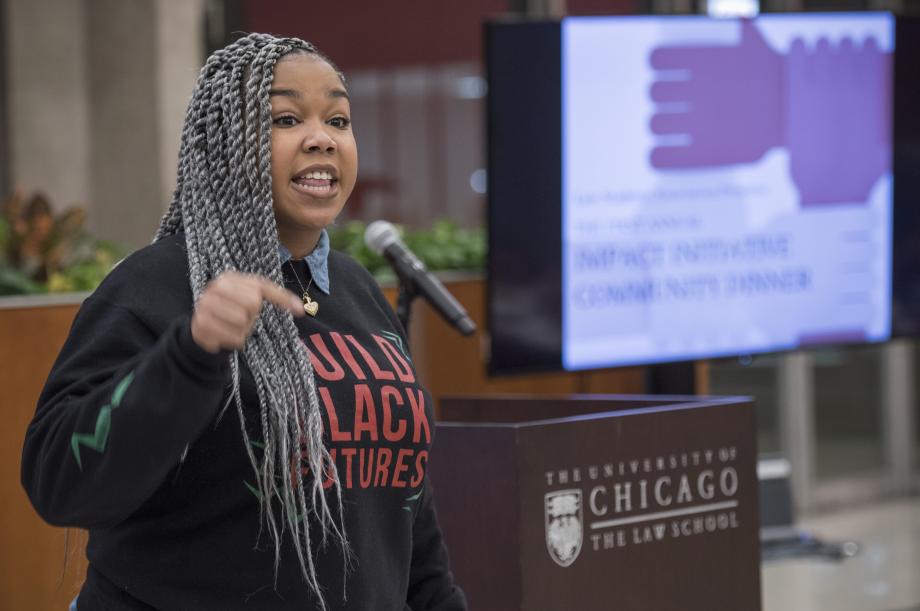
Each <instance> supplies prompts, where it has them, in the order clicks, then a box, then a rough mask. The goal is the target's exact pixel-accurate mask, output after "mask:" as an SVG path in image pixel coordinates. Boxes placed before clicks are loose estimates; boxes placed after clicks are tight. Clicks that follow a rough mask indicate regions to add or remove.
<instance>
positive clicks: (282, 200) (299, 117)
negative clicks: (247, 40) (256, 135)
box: [269, 54, 358, 258]
mask: <svg viewBox="0 0 920 611" xmlns="http://www.w3.org/2000/svg"><path fill="white" fill-rule="evenodd" d="M269 99H270V101H271V108H272V128H271V135H272V159H271V172H272V202H273V206H274V210H275V221H276V223H277V225H278V235H279V238H280V239H281V243H282V244H284V245H285V246H286V247H287V248H288V250H290V251H291V253H292V254H293V255H294V256H295V257H297V258H299V257H302V256H304V255H306V254H308V253H309V252H310V251H311V250H312V249H313V247H314V246H315V245H316V241H317V240H318V239H319V235H320V233H321V232H322V230H323V228H324V227H326V226H327V225H329V224H331V223H332V222H333V221H334V220H335V218H336V217H337V216H338V215H339V213H340V212H341V211H342V208H343V207H344V206H345V201H346V200H347V199H348V196H349V195H350V194H351V190H352V189H353V188H354V186H355V179H356V178H357V173H358V149H357V146H356V145H355V137H354V134H353V133H352V131H351V112H350V110H351V109H350V106H349V103H348V94H347V93H346V92H345V87H344V86H343V85H342V81H341V80H340V79H339V76H338V74H336V72H335V70H333V69H332V66H330V65H329V64H328V63H326V62H325V61H324V60H322V59H321V58H319V57H317V56H315V55H306V54H293V55H287V56H285V57H283V58H281V59H280V60H279V61H278V63H277V64H275V75H274V80H273V81H272V87H271V90H270V92H269Z"/></svg>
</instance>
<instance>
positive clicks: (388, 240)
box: [364, 221, 400, 255]
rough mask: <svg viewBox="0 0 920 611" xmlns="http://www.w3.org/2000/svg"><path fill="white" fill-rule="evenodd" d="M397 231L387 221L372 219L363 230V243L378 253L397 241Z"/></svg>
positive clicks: (381, 252)
mask: <svg viewBox="0 0 920 611" xmlns="http://www.w3.org/2000/svg"><path fill="white" fill-rule="evenodd" d="M399 241H400V240H399V231H398V230H397V229H396V227H394V226H393V223H390V222H388V221H374V222H373V223H371V224H370V225H368V226H367V229H365V230H364V243H365V244H367V247H368V248H370V249H371V250H373V251H374V252H375V253H377V254H378V255H381V254H383V251H384V249H386V247H387V246H389V245H390V244H393V243H394V242H399Z"/></svg>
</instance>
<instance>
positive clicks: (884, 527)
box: [761, 497, 920, 611]
mask: <svg viewBox="0 0 920 611" xmlns="http://www.w3.org/2000/svg"><path fill="white" fill-rule="evenodd" d="M798 526H800V527H801V528H802V529H803V530H806V531H808V532H809V533H812V534H814V535H816V536H819V537H820V538H822V539H825V540H828V541H843V540H853V541H857V542H858V543H859V544H860V545H861V551H860V553H859V554H857V555H856V556H855V557H853V558H850V559H847V560H844V561H843V562H839V563H838V562H829V561H822V560H784V561H778V562H771V563H768V564H765V565H764V568H763V570H762V573H761V574H762V579H763V581H762V583H763V601H764V605H763V610H764V611H920V498H917V497H913V498H909V499H904V500H899V501H891V502H886V503H882V504H877V505H872V506H863V507H856V508H853V509H848V510H845V511H839V512H834V513H829V514H822V515H817V516H813V517H810V518H807V519H803V520H801V521H800V522H799V524H798Z"/></svg>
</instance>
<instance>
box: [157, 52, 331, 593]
mask: <svg viewBox="0 0 920 611" xmlns="http://www.w3.org/2000/svg"><path fill="white" fill-rule="evenodd" d="M289 53H309V54H315V55H316V56H318V57H319V58H322V59H324V60H325V61H327V62H329V60H328V58H326V57H325V56H324V55H322V54H320V53H319V52H318V51H317V50H316V49H315V48H314V47H313V46H312V45H311V44H310V43H308V42H305V41H303V40H300V39H297V38H283V39H280V38H275V37H273V36H269V35H266V34H250V35H248V36H244V37H242V38H240V39H239V40H237V41H235V42H234V43H232V44H230V45H228V46H227V47H225V48H224V49H221V50H219V51H217V52H215V53H214V54H213V55H211V57H209V58H208V60H207V62H206V63H205V65H204V67H203V68H202V69H201V72H200V74H199V77H198V83H197V85H196V86H195V90H194V92H193V93H192V99H191V101H190V102H189V106H188V111H187V113H186V116H185V124H184V126H183V128H182V137H181V144H180V148H179V160H178V165H177V169H176V177H177V178H176V190H175V193H174V195H173V199H172V202H171V203H170V206H169V209H168V210H167V212H166V214H165V215H164V216H163V219H162V221H161V222H160V227H159V229H158V230H157V233H156V237H155V238H154V239H155V240H159V239H161V238H163V237H165V236H169V235H173V234H175V233H178V232H180V231H184V232H185V242H186V246H187V248H188V261H189V276H190V283H191V289H192V294H193V296H194V299H195V300H196V301H197V300H198V297H199V296H200V295H201V292H202V291H203V290H204V287H205V285H206V284H207V283H208V282H210V281H211V280H213V279H214V278H215V277H217V276H218V275H219V274H221V273H222V272H225V271H228V270H236V271H240V272H247V273H252V274H258V275H261V276H265V277H267V278H269V279H271V280H272V281H274V282H276V283H280V282H281V279H282V277H281V265H280V261H279V258H278V249H277V245H278V229H277V227H276V224H275V217H274V212H273V208H272V190H271V189H272V185H271V105H270V103H269V98H268V91H269V89H270V87H271V83H272V79H273V75H274V67H275V64H276V62H277V61H278V59H279V58H281V57H283V56H284V55H287V54H289ZM329 64H330V65H332V63H331V62H329ZM333 67H334V66H333ZM334 69H335V68H334ZM336 72H338V70H337V69H336ZM339 76H340V78H342V76H341V73H339ZM343 82H344V79H343ZM241 359H245V362H246V364H247V365H248V367H249V369H250V370H251V371H252V375H253V377H254V378H255V384H256V391H257V394H258V397H259V414H258V422H257V424H258V427H259V428H260V429H261V434H262V442H263V443H264V451H263V453H262V456H261V458H257V457H256V455H255V453H254V451H253V449H252V443H251V442H252V441H253V440H251V439H250V435H249V432H248V429H247V426H246V423H247V422H248V421H251V420H252V419H253V415H252V414H247V413H246V410H244V407H243V402H242V397H241V394H240V362H241ZM230 371H231V383H232V390H231V400H232V402H233V403H234V404H235V405H236V409H237V412H238V414H239V418H240V422H241V430H242V436H243V441H244V443H245V447H246V451H247V453H248V456H249V460H250V463H251V464H252V468H253V471H254V473H255V478H256V481H257V489H258V493H259V498H260V502H261V505H260V524H261V528H260V533H261V532H262V529H263V528H264V529H265V530H267V532H268V535H269V537H270V538H271V540H272V542H273V544H274V548H275V567H276V570H277V566H278V563H279V562H280V557H281V546H282V538H283V537H284V536H285V532H288V533H289V534H288V536H290V537H291V539H292V540H293V542H294V549H295V550H296V553H297V557H298V561H299V563H300V567H301V571H302V573H303V576H304V579H305V581H306V582H307V584H308V586H309V588H310V589H311V590H312V591H313V592H314V594H315V595H316V597H317V599H318V600H319V603H320V607H321V608H323V609H325V601H324V598H323V595H322V592H321V586H320V584H319V582H318V581H317V577H316V567H315V563H314V547H315V546H314V542H313V541H311V538H310V529H309V526H308V523H307V522H306V520H307V519H308V518H307V517H308V516H316V518H318V520H319V523H320V525H321V526H322V529H321V530H322V542H321V544H325V543H326V540H327V536H328V535H329V534H332V535H333V536H334V537H335V538H336V540H337V541H338V542H339V543H340V544H341V546H342V549H343V552H344V555H345V557H346V564H347V562H348V560H347V558H348V557H349V552H348V544H347V540H346V537H345V532H344V524H342V523H337V521H336V519H335V517H334V516H336V515H338V516H342V515H343V514H342V492H341V486H340V484H339V479H338V476H337V475H336V471H335V463H334V462H333V461H332V460H331V457H330V455H329V451H328V450H327V449H326V447H325V445H324V444H323V422H322V418H321V416H320V408H319V401H318V396H317V392H316V384H315V382H314V378H313V366H312V363H311V361H310V355H309V352H308V349H307V348H306V345H305V344H304V343H303V342H302V341H301V340H300V336H299V334H298V332H297V328H296V327H295V325H294V321H293V319H292V317H291V315H290V314H289V313H287V312H283V311H282V310H280V309H277V308H275V307H273V306H269V305H265V306H263V308H262V311H261V312H260V314H259V318H258V320H257V321H256V323H255V325H254V327H253V332H252V334H251V335H250V337H249V339H248V340H247V342H246V345H245V347H244V349H243V350H242V353H239V352H236V353H234V354H233V355H231V356H230ZM228 405H229V404H228ZM302 450H304V451H303V452H302ZM301 460H304V461H306V462H307V464H308V465H309V473H310V476H309V477H307V478H304V476H303V470H302V469H293V471H294V474H293V475H291V474H289V473H288V469H289V465H291V464H298V462H299V461H301ZM327 473H328V474H329V475H330V476H331V477H332V478H333V481H334V485H333V490H334V493H335V499H336V506H335V507H332V508H331V507H330V506H329V503H328V502H327V498H326V495H325V494H324V491H323V479H324V476H325V475H326V474H327ZM308 487H309V490H308V489H307V488H308ZM276 505H277V509H278V510H279V511H278V512H276V511H275V509H276ZM279 515H280V516H283V517H282V518H280V519H279ZM339 522H341V521H339ZM260 536H261V534H260Z"/></svg>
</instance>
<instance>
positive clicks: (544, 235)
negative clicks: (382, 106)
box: [487, 13, 895, 372]
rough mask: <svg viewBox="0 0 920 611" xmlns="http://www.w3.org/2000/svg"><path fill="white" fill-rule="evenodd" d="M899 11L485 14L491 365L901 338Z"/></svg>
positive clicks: (630, 360)
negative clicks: (895, 128) (897, 281)
mask: <svg viewBox="0 0 920 611" xmlns="http://www.w3.org/2000/svg"><path fill="white" fill-rule="evenodd" d="M894 26H895V24H894V19H893V18H892V17H891V16H890V15H888V14H883V13H854V14H831V15H828V14H806V15H802V14H798V15H788V14H786V15H767V16H761V17H758V18H756V19H752V20H723V19H711V18H707V17H702V16H687V17H573V18H567V19H564V20H563V21H562V22H561V23H543V24H515V23H502V24H493V25H491V26H490V27H489V28H488V29H487V41H488V71H489V93H490V98H489V115H488V117H489V118H488V120H489V124H488V128H489V129H488V131H489V135H488V141H489V230H490V239H489V247H490V255H489V256H490V268H489V274H490V275H489V316H490V318H489V326H490V332H491V346H492V351H491V357H492V358H491V369H492V371H493V372H512V371H528V370H537V369H566V370H582V369H592V368H601V367H612V366H621V365H634V364H649V363H658V362H667V361H684V360H693V359H700V358H712V357H718V356H730V355H737V354H749V353H757V352H773V351H779V350H790V349H795V348H798V347H802V346H809V345H818V344H827V343H853V342H868V341H881V340H885V339H887V338H888V337H889V336H890V334H891V310H892V307H891V293H892V286H891V267H892V218H893V208H892V201H893V199H892V198H893V184H894V181H893V175H892V149H893V137H892V98H893V86H892V83H893V65H894V61H893V53H894V41H895V27H894Z"/></svg>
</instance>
